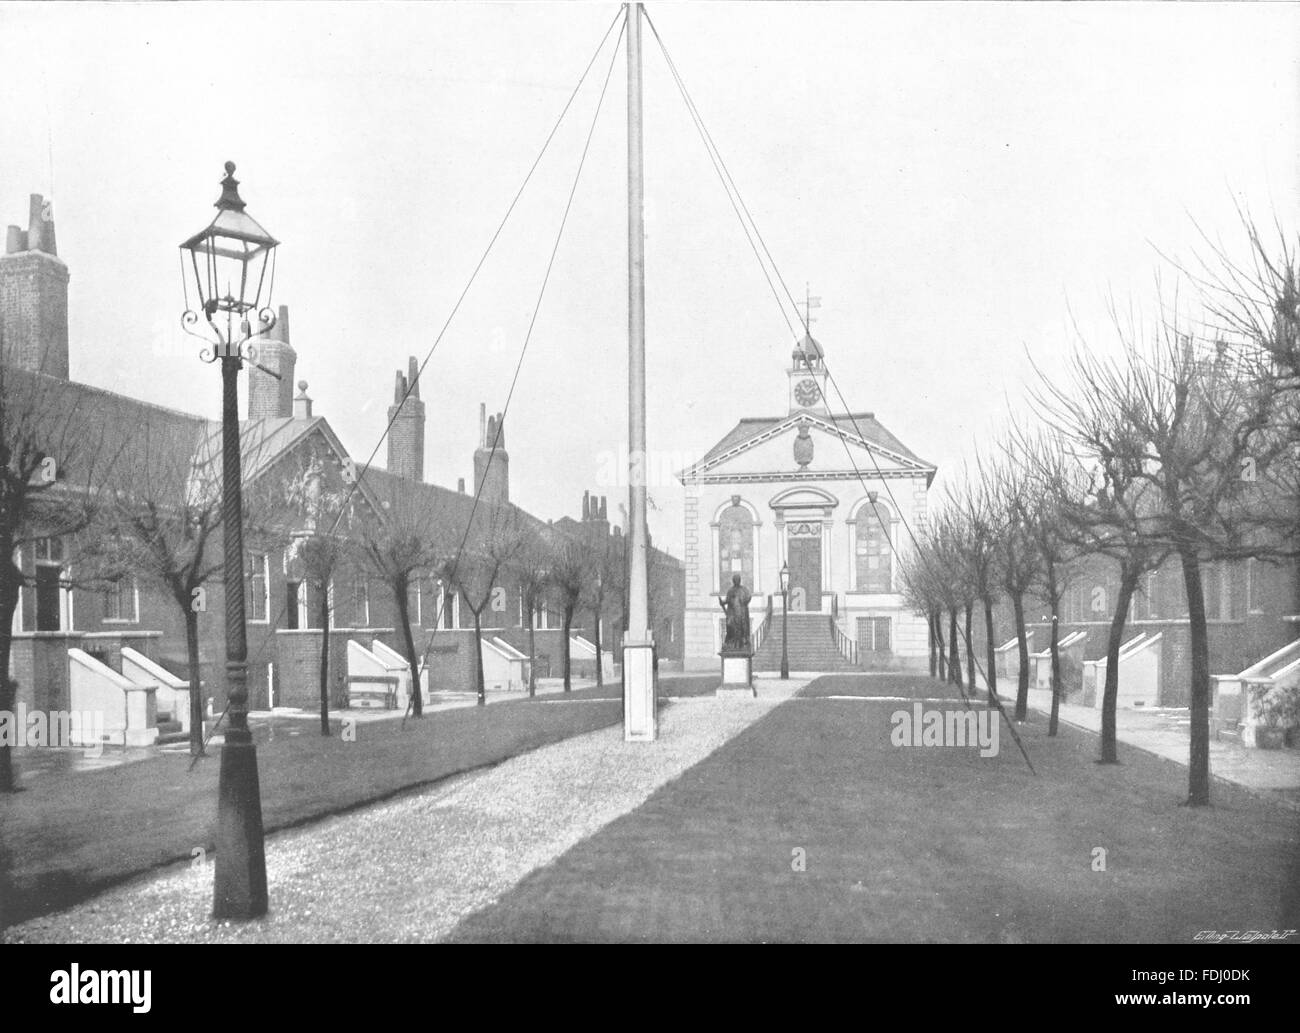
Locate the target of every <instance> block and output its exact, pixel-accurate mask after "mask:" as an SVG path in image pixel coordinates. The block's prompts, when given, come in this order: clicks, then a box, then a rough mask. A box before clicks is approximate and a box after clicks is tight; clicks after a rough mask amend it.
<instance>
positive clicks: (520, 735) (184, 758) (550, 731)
mask: <svg viewBox="0 0 1300 1033" xmlns="http://www.w3.org/2000/svg"><path fill="white" fill-rule="evenodd" d="M714 681H716V679H714ZM693 684H694V681H693V680H691V679H683V680H682V685H683V686H684V688H685V690H686V691H691V689H692V686H693ZM660 688H661V695H665V696H667V695H672V694H675V693H676V692H677V691H678V686H677V679H670V678H665V679H664V680H662V681H661V683H660ZM621 694H622V687H621V686H620V685H619V684H617V683H614V684H613V685H610V686H607V687H606V688H605V689H604V690H603V695H602V696H599V697H597V698H600V699H603V700H604V701H603V702H585V703H583V704H582V705H578V706H563V705H558V706H557V705H544V704H543V700H552V701H553V700H555V699H557V698H559V697H555V696H549V697H539V698H538V699H536V700H528V699H526V698H525V699H521V700H518V701H510V702H507V703H502V704H493V705H492V706H488V707H466V708H462V709H452V710H443V711H438V712H434V713H431V714H429V715H427V716H426V717H424V718H422V719H421V720H419V721H415V720H407V721H406V722H405V726H404V727H403V726H402V725H401V724H400V723H398V722H396V721H383V722H373V723H365V724H359V725H358V726H357V738H356V741H355V742H345V741H343V740H342V739H341V738H340V737H339V736H338V722H337V720H336V721H335V734H334V735H333V736H331V737H330V738H323V737H321V736H320V735H318V734H315V732H316V729H315V726H314V725H312V724H311V723H310V722H305V721H295V722H292V723H286V722H284V721H281V722H278V723H277V725H276V727H275V730H274V737H273V739H271V740H269V741H268V739H267V735H268V730H267V729H266V728H265V727H259V728H258V729H257V731H256V735H257V738H258V740H259V746H258V773H259V778H260V783H261V794H262V817H263V823H264V826H265V828H266V830H267V831H268V832H269V831H273V830H277V829H284V828H289V827H291V826H294V825H298V824H301V823H303V822H305V821H309V820H312V819H315V818H320V817H324V816H326V815H330V814H337V813H339V812H340V811H344V810H347V809H349V808H352V807H356V806H359V805H361V804H365V803H370V802H373V801H376V800H381V799H383V798H385V797H388V796H391V795H393V794H395V793H399V792H402V791H403V790H406V789H410V788H413V787H418V786H425V785H428V784H430V783H433V782H437V781H439V780H441V779H445V778H447V777H449V776H452V775H455V774H458V773H460V772H464V771H469V770H472V769H474V768H479V767H483V766H484V765H490V764H497V763H499V762H501V761H503V760H506V759H507V758H509V757H512V756H515V755H517V754H520V753H523V752H525V751H528V750H533V749H537V748H538V747H540V746H545V745H547V744H549V743H553V742H557V741H559V740H561V739H565V738H568V737H570V736H573V735H580V734H582V733H584V732H589V731H594V730H595V729H598V728H604V727H606V726H608V725H611V724H615V723H617V722H618V721H620V720H621V719H622V707H621V702H620V701H621ZM584 695H585V694H583V693H573V694H572V696H573V697H574V698H577V699H581V698H584ZM593 695H594V694H593ZM218 750H219V748H215V747H214V748H213V750H212V753H211V755H210V757H209V758H208V759H206V760H203V761H201V762H200V763H199V764H198V765H197V766H196V767H195V768H194V770H193V771H191V770H190V758H189V756H188V755H185V754H178V753H159V754H158V755H157V756H154V757H151V758H150V759H148V760H144V761H138V762H135V763H127V764H121V765H118V766H116V767H111V768H105V769H103V770H97V771H90V772H79V773H66V772H63V773H58V774H53V773H52V774H45V775H41V776H39V777H33V778H31V779H29V780H28V781H27V783H26V786H27V787H26V788H25V789H24V791H23V792H20V793H17V794H15V795H12V796H0V836H2V837H3V839H2V841H0V855H3V854H4V853H6V852H7V854H8V869H9V871H8V880H7V882H8V886H7V887H6V886H5V882H6V880H5V879H4V878H3V876H4V872H3V871H0V892H5V893H6V894H7V896H8V898H9V899H8V900H7V902H4V903H5V906H4V907H0V914H4V915H5V916H6V917H7V920H8V921H10V922H18V921H21V920H23V919H25V918H29V917H32V916H35V915H38V914H44V913H47V912H49V911H54V910H58V909H60V908H64V907H68V906H69V905H71V904H74V903H76V902H78V901H80V900H83V899H85V898H86V897H88V896H91V895H92V894H94V893H96V892H98V891H100V890H102V889H104V888H106V887H108V886H110V885H113V884H114V883H117V882H121V881H122V880H124V879H127V878H129V877H131V876H133V875H137V874H139V873H140V872H143V871H146V870H148V869H150V868H152V867H156V866H159V865H163V864H168V863H171V862H174V861H177V860H183V859H186V858H189V857H191V856H192V851H194V850H195V849H196V848H198V849H203V850H206V851H209V852H211V851H212V850H213V842H212V835H213V826H214V823H215V817H216V800H217V772H218ZM21 756H22V755H21V754H20V755H19V757H20V759H19V771H20V772H21V770H22V760H21Z"/></svg>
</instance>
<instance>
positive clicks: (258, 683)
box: [0, 195, 681, 710]
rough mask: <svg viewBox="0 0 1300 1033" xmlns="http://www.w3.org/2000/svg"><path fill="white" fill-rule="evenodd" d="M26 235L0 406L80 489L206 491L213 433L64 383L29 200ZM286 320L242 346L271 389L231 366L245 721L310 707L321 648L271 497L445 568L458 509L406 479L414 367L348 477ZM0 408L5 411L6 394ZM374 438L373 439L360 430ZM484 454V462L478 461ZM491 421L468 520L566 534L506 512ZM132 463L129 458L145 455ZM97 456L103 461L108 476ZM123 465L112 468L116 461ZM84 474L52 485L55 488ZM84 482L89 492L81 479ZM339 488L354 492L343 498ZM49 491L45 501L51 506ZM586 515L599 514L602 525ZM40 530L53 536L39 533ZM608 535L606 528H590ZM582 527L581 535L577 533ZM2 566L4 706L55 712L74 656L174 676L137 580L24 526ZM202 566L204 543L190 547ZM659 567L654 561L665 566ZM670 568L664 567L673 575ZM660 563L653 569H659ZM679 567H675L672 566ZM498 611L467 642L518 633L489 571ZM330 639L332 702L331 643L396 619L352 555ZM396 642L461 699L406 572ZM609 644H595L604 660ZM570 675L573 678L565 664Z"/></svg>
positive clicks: (179, 654)
mask: <svg viewBox="0 0 1300 1033" xmlns="http://www.w3.org/2000/svg"><path fill="white" fill-rule="evenodd" d="M29 216H30V218H29V225H28V229H27V230H25V231H23V230H20V229H18V228H17V227H10V228H9V231H8V234H7V237H6V253H5V254H4V255H3V256H0V342H3V355H2V356H0V358H3V366H4V369H3V373H4V376H5V378H6V380H7V387H6V390H7V391H8V392H19V393H21V392H22V391H23V389H24V385H30V386H32V388H33V389H34V390H39V391H43V392H45V396H46V397H47V398H51V399H55V401H54V403H53V405H54V406H55V407H57V408H58V409H59V410H60V411H62V412H65V413H67V414H68V418H69V421H70V422H69V429H70V431H71V432H72V433H74V434H75V435H76V436H78V437H79V438H80V439H82V440H83V441H86V442H93V443H94V448H93V449H83V450H82V461H83V465H84V464H86V463H91V462H95V461H101V462H106V463H107V466H108V469H107V470H106V472H105V474H104V476H103V477H102V478H100V479H99V480H97V481H96V484H97V490H100V491H115V492H125V491H129V490H136V489H137V488H138V486H133V485H132V484H131V483H128V481H129V479H130V477H131V476H133V475H134V476H138V472H139V470H140V469H142V468H143V467H141V465H140V464H141V463H142V462H144V463H145V465H146V466H151V465H157V464H160V463H161V464H166V463H170V464H172V465H178V464H179V465H180V466H181V467H183V468H184V469H185V470H186V471H187V476H186V478H185V486H184V490H185V491H187V492H188V491H190V490H191V489H193V488H194V487H195V486H196V485H198V486H203V485H206V486H207V487H209V488H211V489H213V490H215V486H216V485H218V484H219V479H218V477H217V474H216V471H217V470H218V469H219V465H220V425H219V423H216V422H213V421H210V420H207V419H205V418H203V417H200V416H196V415H193V414H189V413H184V412H180V411H176V410H173V409H168V408H165V407H161V406H156V405H151V404H149V403H145V402H141V401H139V400H136V399H133V398H130V397H127V396H125V395H121V394H116V393H113V392H109V391H104V390H101V389H99V388H95V387H91V386H89V385H85V384H77V383H74V382H71V381H69V380H68V379H67V378H68V346H69V343H68V329H67V327H68V320H67V302H68V293H67V285H68V279H69V276H68V270H67V267H66V266H65V265H64V263H63V262H62V260H61V259H59V257H58V255H57V249H56V243H55V236H54V222H53V219H52V217H51V214H50V210H49V207H48V206H47V205H46V204H45V203H44V201H43V199H42V198H41V197H39V196H37V195H33V197H32V199H31V206H30V213H29ZM289 325H290V324H289V312H288V310H287V308H285V307H281V308H280V311H279V318H278V321H277V323H276V326H275V328H274V329H273V331H272V333H271V334H270V335H268V338H267V339H266V340H261V341H259V342H258V345H257V347H258V362H259V363H260V364H261V365H262V366H264V367H266V369H267V370H270V371H273V372H274V373H276V374H279V379H277V378H276V377H274V376H271V375H269V373H266V372H263V371H260V370H258V369H257V368H255V367H251V366H250V367H247V369H246V373H247V376H248V381H247V397H246V406H245V412H246V415H247V419H245V420H244V421H243V422H242V424H241V434H242V440H243V446H242V452H243V474H244V494H245V499H246V502H247V501H248V500H254V501H255V502H260V504H261V506H262V508H261V510H260V516H259V518H258V519H257V520H254V521H252V522H250V523H248V525H247V526H246V529H245V590H246V593H247V598H246V600H245V606H246V620H247V632H248V662H249V701H250V706H251V707H252V708H253V709H265V708H268V707H271V706H303V707H310V706H313V705H315V703H316V701H317V699H318V691H319V689H318V679H319V663H320V650H321V628H320V624H321V617H320V613H321V606H320V603H321V600H320V598H319V595H318V593H317V592H316V591H315V590H314V589H313V588H312V587H311V584H310V579H308V578H306V577H305V576H304V574H303V571H302V570H301V563H300V561H299V559H298V556H299V553H298V548H299V544H300V542H301V539H302V536H303V535H304V534H306V533H308V532H310V531H312V530H313V528H312V526H311V523H310V519H309V518H308V517H306V516H305V515H304V512H303V511H302V508H301V507H300V506H299V507H295V506H294V505H291V504H290V503H289V501H288V499H289V497H290V493H289V488H290V486H292V485H294V484H299V485H300V486H301V485H302V484H303V483H304V481H305V482H307V489H308V490H309V491H311V492H314V493H316V494H317V496H319V495H322V494H323V495H329V496H333V497H336V498H337V497H347V498H349V500H350V510H349V513H350V519H351V518H355V519H357V520H365V519H371V520H380V521H382V520H384V519H385V512H386V511H387V510H388V507H390V506H391V505H392V503H393V501H394V500H401V501H402V502H403V504H405V505H411V506H417V507H424V508H425V509H426V510H428V511H429V512H435V513H437V515H438V523H437V526H438V534H439V544H440V547H444V548H445V551H446V552H447V553H448V554H450V553H451V552H454V550H455V548H456V544H457V543H458V542H459V541H460V537H461V535H460V532H461V531H462V530H463V529H464V527H465V526H466V524H467V521H468V520H469V514H470V510H471V507H472V506H473V495H472V494H469V493H466V491H465V481H464V479H463V478H462V479H461V481H460V484H459V487H458V490H454V491H453V490H450V489H447V488H443V487H439V486H437V485H433V484H428V483H426V482H425V481H424V443H425V410H424V403H423V401H421V399H420V390H419V383H418V374H419V367H418V364H417V362H416V360H415V359H414V358H410V359H409V361H408V364H407V368H406V370H405V371H401V370H399V371H397V373H396V376H395V388H394V396H393V404H392V406H391V407H390V408H389V410H388V417H389V422H390V423H391V429H390V430H389V432H388V436H387V448H388V453H387V469H386V470H381V469H377V468H372V469H369V470H364V471H359V470H358V469H357V466H356V463H355V462H354V460H353V459H352V457H351V456H350V455H349V453H348V451H347V449H346V448H345V446H344V445H343V443H342V442H341V441H340V440H339V438H338V436H337V435H336V434H335V432H334V431H333V429H332V428H331V426H330V424H329V422H328V420H327V419H326V418H325V417H324V416H323V415H320V414H317V413H315V412H314V411H313V404H312V400H311V398H310V397H309V396H308V394H307V387H308V385H307V383H306V381H304V380H298V381H295V379H294V378H295V376H296V374H297V372H298V369H297V367H298V353H297V351H296V350H295V348H294V346H293V345H292V343H291V339H290V330H289ZM10 397H17V396H16V395H13V394H11V395H10ZM382 429H383V428H381V427H376V433H378V432H379V431H380V430H382ZM494 446H495V447H494ZM504 446H505V435H504V426H503V418H502V415H501V414H496V415H494V416H492V417H491V418H490V419H489V418H488V417H487V414H486V411H485V409H482V408H481V409H480V435H479V443H478V447H477V448H476V449H475V452H474V454H473V457H472V469H473V477H474V483H475V486H476V487H477V486H480V485H481V486H482V492H481V502H480V507H481V509H484V510H486V511H493V510H496V509H505V510H508V511H510V512H511V513H512V514H513V515H514V517H515V519H516V524H517V526H518V527H519V528H523V529H526V530H528V531H532V532H536V533H539V534H564V533H567V532H568V531H569V530H571V529H570V528H569V526H568V525H569V524H572V523H574V522H573V521H567V520H564V521H560V522H559V524H560V526H559V527H554V528H552V527H550V526H548V525H547V524H546V523H545V522H544V521H541V520H539V519H537V518H536V517H533V516H531V515H530V514H527V513H525V512H524V511H522V510H520V509H518V507H515V506H513V505H511V504H510V502H509V455H508V453H507V452H506V450H505V447H504ZM145 453H147V456H146V455H145ZM109 457H113V458H114V459H115V460H116V462H113V463H108V462H107V460H108V458H109ZM124 458H125V459H126V460H129V461H123V460H124ZM86 472H87V471H86V470H81V471H78V470H75V469H74V470H70V471H64V474H65V475H66V476H67V478H68V480H69V483H71V481H73V480H76V476H74V475H77V474H79V473H86ZM87 482H88V483H89V480H88V481H87ZM354 483H355V485H356V487H355V491H350V490H349V489H350V487H351V486H352V485H353V484H354ZM58 490H62V486H56V489H55V492H54V496H55V497H57V492H58ZM602 515H603V514H602ZM52 526H53V525H52ZM607 527H608V525H607V524H606V528H607ZM589 528H590V524H589V521H588V520H587V519H586V518H584V522H583V528H582V529H581V530H582V533H583V534H584V535H585V534H587V533H588V532H589ZM24 537H25V539H26V540H25V542H24V544H23V545H22V546H21V548H20V549H19V550H18V554H17V555H16V556H15V561H16V563H17V564H18V566H19V567H20V569H21V570H22V571H23V573H24V575H25V576H26V580H27V584H26V585H25V586H24V588H23V589H22V591H21V595H20V600H19V606H18V609H17V611H16V613H15V615H14V620H13V627H12V629H11V633H12V643H13V648H12V655H11V662H10V672H9V673H10V677H12V678H14V679H16V680H17V682H18V684H19V691H18V699H19V700H20V701H22V702H24V703H26V705H27V706H28V707H39V708H41V709H59V708H60V707H64V708H66V707H67V706H68V699H69V688H68V686H69V659H68V658H69V650H84V651H85V652H86V653H87V654H89V655H90V656H91V657H92V658H94V660H95V661H97V662H99V663H101V664H103V665H105V666H106V667H108V668H110V669H111V670H113V671H117V672H119V673H120V672H121V669H122V663H121V661H122V651H123V649H133V650H136V651H137V652H139V653H141V654H143V655H144V656H145V657H147V658H148V659H150V660H153V661H155V662H157V663H159V664H161V665H162V666H163V667H164V668H165V669H166V670H168V671H170V672H172V673H174V674H175V675H177V676H179V677H181V678H186V677H187V675H188V671H187V649H186V639H185V615H184V611H183V610H182V608H181V606H180V605H179V603H178V602H177V600H176V599H174V598H173V597H172V596H171V595H170V594H169V593H168V592H167V591H166V590H165V588H164V587H163V586H162V585H161V584H160V583H158V581H157V579H156V578H153V577H150V576H148V574H147V572H145V571H143V570H141V571H138V572H127V573H126V574H124V575H123V576H119V577H114V578H113V579H112V580H111V581H108V582H106V581H105V580H104V578H103V577H102V576H97V577H95V578H90V577H89V576H88V575H89V574H90V572H91V569H92V564H91V562H90V560H89V558H88V556H89V553H88V552H87V551H86V550H85V548H84V544H85V543H84V542H82V541H80V540H74V539H72V538H68V537H65V536H62V535H60V534H58V533H54V532H53V531H49V532H47V531H46V530H44V529H43V528H41V527H39V526H38V527H30V528H27V529H26V531H25V534H24ZM207 549H208V553H207V554H208V555H210V556H211V557H213V559H214V561H215V562H219V559H220V556H221V543H220V538H219V532H217V533H216V535H215V537H214V538H213V540H211V541H210V542H209V544H208V546H207ZM669 559H671V558H669ZM674 562H675V561H674ZM667 566H669V565H668V564H666V569H667ZM678 568H680V564H678ZM500 587H501V588H502V589H503V590H504V594H503V595H502V596H501V600H502V602H501V604H500V605H494V606H493V607H491V608H489V609H488V610H487V611H485V613H484V615H483V621H484V628H483V630H484V637H485V638H488V637H499V638H500V639H502V640H503V641H505V642H508V643H510V644H511V645H512V646H515V647H516V648H521V649H524V650H526V649H527V648H528V639H529V635H528V630H529V629H528V618H527V615H526V614H525V613H524V607H523V603H522V599H521V595H520V592H519V589H518V586H517V585H516V584H514V583H513V582H512V580H511V576H510V574H509V573H508V572H507V573H505V574H503V575H502V576H501V578H500ZM223 591H224V589H223V587H222V585H221V583H220V579H219V578H213V579H211V580H210V581H209V582H208V583H207V584H205V585H204V593H205V594H204V599H203V608H202V609H201V611H200V612H199V617H198V623H199V643H200V656H201V665H202V672H203V675H202V676H203V678H204V688H203V695H204V696H205V697H207V698H211V699H212V700H213V703H214V706H215V707H216V708H217V709H218V710H219V709H220V708H221V707H222V706H223V705H224V699H223V697H222V685H221V681H222V679H221V673H220V672H221V664H222V663H223V661H224V655H225V648H224V612H223V611H224V597H223ZM327 601H328V605H329V612H330V627H331V635H330V639H331V656H330V670H331V672H332V674H331V695H332V696H333V697H334V699H335V700H336V701H339V702H341V701H342V700H343V698H344V695H345V693H346V688H347V682H346V676H347V663H346V655H347V643H348V641H349V639H355V640H358V641H361V642H363V643H365V644H367V645H368V644H369V643H370V642H371V641H372V640H375V639H378V640H379V641H381V642H384V643H385V644H387V645H389V646H391V647H393V648H395V649H398V650H399V651H402V650H403V648H404V637H405V636H404V635H402V634H400V633H399V627H398V624H399V619H398V611H397V606H396V604H395V601H394V600H393V599H392V598H391V592H390V591H389V590H388V589H386V587H385V586H384V585H383V584H381V583H379V582H377V581H376V580H375V579H374V578H373V577H372V576H370V575H369V574H368V572H367V569H366V568H365V567H364V565H363V564H362V563H361V562H360V560H358V559H357V558H356V556H355V554H352V555H350V558H347V559H345V561H344V562H343V563H342V565H341V566H340V567H339V569H338V570H337V571H336V573H335V576H334V578H333V579H332V581H331V583H330V585H329V587H328V589H327ZM680 602H681V592H680V591H676V592H675V593H671V592H670V593H669V595H668V601H667V602H666V603H665V604H664V605H665V610H664V612H665V614H667V612H668V610H669V609H671V607H672V606H678V607H679V606H680ZM408 608H409V614H410V624H411V631H412V637H413V638H414V640H415V642H416V644H417V649H418V650H419V651H420V652H421V654H422V655H423V656H424V658H425V660H426V663H427V665H428V669H429V671H430V673H431V677H432V685H433V687H434V688H435V689H458V690H465V689H469V688H471V687H472V685H473V675H474V651H473V643H474V633H473V630H472V628H473V625H472V623H471V621H470V620H469V615H468V614H467V613H464V612H462V610H463V609H464V607H463V606H462V605H461V599H460V598H459V596H458V595H457V593H455V592H454V591H450V590H449V589H448V587H447V586H446V585H444V584H443V583H442V581H441V580H440V579H439V578H438V576H437V574H436V571H434V570H428V571H420V572H417V576H416V577H415V579H414V583H413V584H412V585H411V589H410V592H409V593H408ZM665 620H666V621H668V622H669V624H668V626H669V627H670V628H671V630H670V632H669V635H668V639H669V642H672V641H678V642H680V628H681V621H680V617H677V618H676V619H675V623H673V618H671V617H668V616H665ZM589 623H590V622H589V620H588V619H587V618H586V616H585V615H584V614H583V613H581V612H580V613H579V614H578V615H577V619H576V620H575V624H574V628H573V633H574V634H575V635H579V636H584V637H587V636H589V635H590V631H589V628H588V625H589ZM535 625H536V628H535V631H536V634H535V639H536V647H537V652H538V656H539V668H540V669H542V670H543V671H545V670H546V669H550V670H551V671H554V672H557V673H558V671H559V669H560V657H561V652H562V636H561V633H560V631H559V630H558V629H559V622H558V619H557V618H556V615H555V614H554V613H553V612H549V613H543V614H541V615H539V616H538V617H537V619H536V620H535ZM612 644H613V639H612V638H609V637H607V638H606V639H605V641H604V645H605V648H606V649H607V650H608V649H609V648H610V646H611V645H612ZM578 673H579V674H581V673H583V672H582V670H581V667H579V670H578Z"/></svg>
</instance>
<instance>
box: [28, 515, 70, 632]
mask: <svg viewBox="0 0 1300 1033" xmlns="http://www.w3.org/2000/svg"><path fill="white" fill-rule="evenodd" d="M35 544H36V548H35V552H36V630H37V631H61V630H63V628H64V626H65V619H66V626H67V627H68V628H71V627H72V598H71V592H70V590H69V589H68V587H67V585H66V584H65V583H64V580H63V540H62V539H61V538H38V539H36V543H35Z"/></svg>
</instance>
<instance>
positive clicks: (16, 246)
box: [5, 226, 27, 255]
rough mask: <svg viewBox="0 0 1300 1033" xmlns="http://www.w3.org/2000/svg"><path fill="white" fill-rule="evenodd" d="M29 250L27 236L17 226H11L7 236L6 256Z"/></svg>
mask: <svg viewBox="0 0 1300 1033" xmlns="http://www.w3.org/2000/svg"><path fill="white" fill-rule="evenodd" d="M26 250H27V234H26V233H24V232H23V231H22V229H20V228H19V227H17V226H10V227H9V231H8V232H7V233H6V234H5V254H8V255H15V254H17V253H18V252H19V251H26Z"/></svg>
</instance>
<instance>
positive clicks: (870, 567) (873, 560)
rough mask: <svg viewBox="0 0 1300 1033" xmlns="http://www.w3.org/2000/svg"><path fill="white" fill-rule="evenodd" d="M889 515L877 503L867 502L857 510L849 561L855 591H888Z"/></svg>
mask: <svg viewBox="0 0 1300 1033" xmlns="http://www.w3.org/2000/svg"><path fill="white" fill-rule="evenodd" d="M892 521H893V514H892V513H891V512H890V510H889V507H888V506H886V505H884V504H883V503H880V502H874V503H873V502H868V503H867V504H866V505H865V506H863V507H862V508H861V509H859V510H858V516H857V523H856V533H855V534H854V547H853V560H854V563H855V564H856V568H857V586H858V591H859V592H889V591H892V589H893V557H892V556H891V555H890V544H889V543H890V528H891V526H892Z"/></svg>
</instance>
